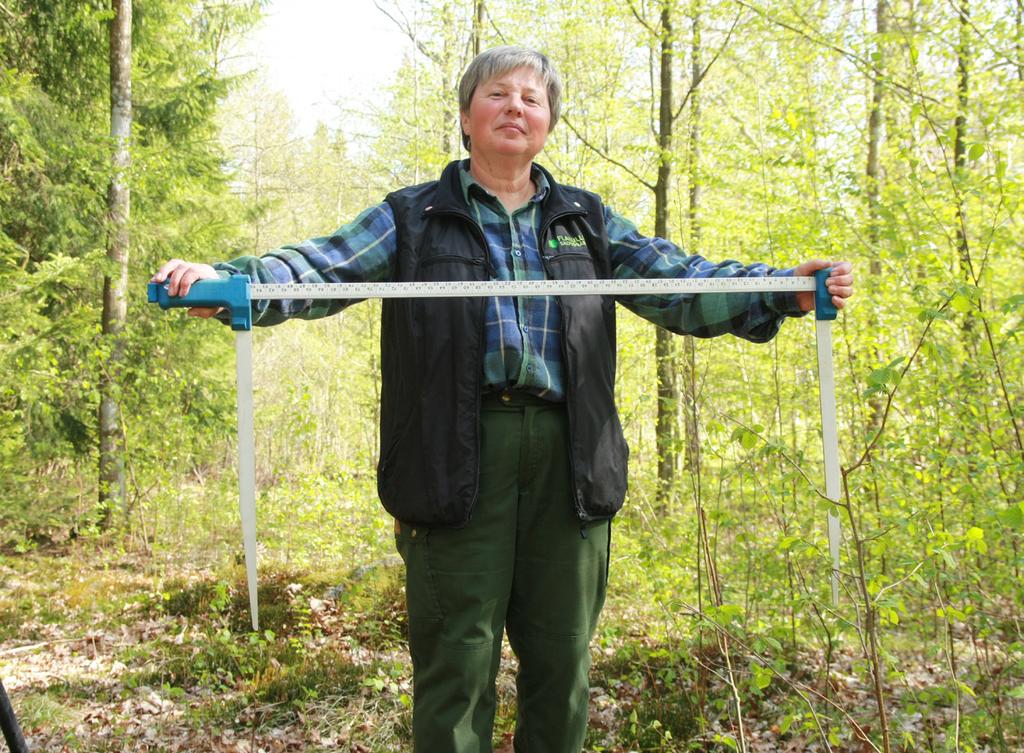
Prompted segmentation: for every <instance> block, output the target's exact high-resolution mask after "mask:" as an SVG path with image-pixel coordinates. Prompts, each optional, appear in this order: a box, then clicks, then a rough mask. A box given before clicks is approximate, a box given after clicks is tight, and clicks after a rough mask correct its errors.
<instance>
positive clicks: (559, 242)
mask: <svg viewBox="0 0 1024 753" xmlns="http://www.w3.org/2000/svg"><path fill="white" fill-rule="evenodd" d="M548 245H549V246H551V248H558V247H559V246H570V247H572V248H586V247H587V242H586V241H585V240H583V235H582V234H580V235H556V236H555V237H554V238H552V239H551V240H549V241H548Z"/></svg>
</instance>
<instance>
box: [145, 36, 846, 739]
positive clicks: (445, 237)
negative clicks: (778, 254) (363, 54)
mask: <svg viewBox="0 0 1024 753" xmlns="http://www.w3.org/2000/svg"><path fill="white" fill-rule="evenodd" d="M561 91H562V89H561V82H560V80H559V77H558V73H557V72H556V71H555V69H554V67H553V66H552V64H551V62H550V61H549V60H548V59H547V58H546V57H545V56H543V55H541V54H540V53H537V52H534V51H531V50H527V49H523V48H519V47H499V48H495V49H492V50H488V51H486V52H484V53H481V54H480V55H479V56H478V57H477V58H476V59H475V60H473V62H472V63H471V64H470V66H469V67H468V69H467V70H466V72H465V74H464V75H463V78H462V81H461V83H460V86H459V110H460V120H461V126H462V132H463V143H464V144H465V146H466V148H467V149H468V150H469V153H470V158H469V159H468V160H464V161H462V162H453V163H451V164H450V165H448V167H447V168H445V170H444V172H443V173H442V175H441V177H440V179H439V180H437V181H433V182H431V183H427V184H423V185H420V186H413V187H410V188H406V189H402V190H400V191H396V192H394V193H392V194H389V195H388V196H387V198H386V199H385V201H384V202H383V203H381V204H379V205H377V206H375V207H372V208H370V209H368V210H366V211H365V212H363V213H362V214H361V215H360V216H359V217H358V218H357V219H356V220H355V221H354V222H352V223H351V224H349V225H346V226H345V227H342V228H341V229H339V230H338V231H336V232H335V233H334V235H332V236H330V237H326V238H317V239H313V240H310V241H306V242H304V243H301V244H298V245H296V246H293V247H286V248H282V249H277V250H275V251H272V252H270V253H269V254H266V255H264V256H263V257H260V258H255V257H242V258H240V259H236V260H234V261H232V262H228V263H222V264H218V265H216V266H214V267H211V266H209V265H204V264H194V263H188V262H183V261H181V260H172V261H170V262H168V263H166V264H165V265H163V266H162V267H161V268H160V270H159V272H157V274H156V275H155V276H154V278H153V279H154V280H155V281H157V282H163V281H164V280H169V292H170V293H171V295H177V294H184V293H186V292H187V291H188V288H189V286H190V285H191V284H192V283H193V282H195V281H196V280H199V279H204V278H211V277H216V276H217V275H218V274H238V273H245V274H249V275H251V276H252V277H253V279H255V280H258V281H260V282H292V281H302V282H337V283H346V282H353V281H411V280H426V281H429V280H486V279H490V278H496V279H516V280H519V279H545V278H548V279H578V278H595V277H597V278H610V277H709V276H726V277H728V276H764V275H770V274H796V275H810V274H813V272H814V271H815V270H817V269H821V268H824V267H825V266H828V265H829V263H828V262H824V261H820V260H814V261H809V262H805V263H804V264H801V265H800V266H798V267H796V268H795V269H793V270H788V271H781V272H780V271H776V270H773V269H771V268H770V267H767V266H765V265H763V264H752V265H748V266H743V265H741V264H739V263H738V262H732V261H730V262H724V263H722V264H713V263H711V262H708V261H707V260H705V259H702V258H701V257H698V256H689V257H688V256H686V255H685V254H684V253H683V252H682V251H681V250H680V249H679V248H677V247H676V246H674V245H672V244H671V243H669V242H668V241H666V240H664V239H660V238H645V237H642V236H641V235H640V234H639V233H638V232H637V230H636V228H635V226H633V225H632V224H631V223H630V222H628V221H627V220H625V219H623V218H622V217H620V216H619V215H617V214H616V213H615V212H613V211H612V210H611V209H609V208H608V207H606V206H605V205H604V204H603V203H602V201H601V199H600V198H599V197H598V196H596V195H595V194H592V193H589V192H587V191H583V190H580V189H578V188H572V187H569V186H562V185H559V184H558V183H557V182H556V181H555V180H554V178H553V177H552V176H551V175H550V174H549V173H548V172H547V171H546V170H544V169H543V168H542V167H540V166H539V165H537V164H536V163H534V161H533V160H534V158H535V157H536V156H537V154H538V153H539V152H540V151H541V149H542V148H543V147H544V142H545V140H546V139H547V135H548V133H550V131H551V129H552V128H553V127H554V126H555V124H556V123H557V121H558V116H559V111H560V106H561ZM828 285H829V289H830V292H831V293H832V296H833V302H834V304H835V305H836V306H837V307H839V308H842V307H843V306H844V304H845V300H846V298H848V297H849V296H850V295H851V294H852V292H853V290H852V286H853V276H852V271H851V267H850V265H849V264H848V263H845V262H842V263H837V264H834V265H833V270H832V272H831V276H830V279H829V283H828ZM351 302H352V301H346V300H340V299H339V300H335V301H329V302H324V301H315V302H310V301H278V302H274V303H273V304H268V303H267V302H259V303H257V304H255V305H256V306H257V311H256V312H255V314H256V315H255V321H256V323H258V324H274V323H277V322H279V321H282V320H284V319H287V318H291V317H304V318H313V317H318V316H324V315H327V314H330V313H333V312H334V311H337V310H340V309H341V308H342V307H344V306H345V305H349V304H350V303H351ZM618 302H619V303H621V304H623V305H624V306H626V307H627V308H629V309H631V310H633V311H634V312H636V313H638V314H640V315H641V316H644V317H645V318H647V319H650V320H651V321H654V322H655V323H657V324H659V325H661V326H664V327H666V328H668V329H670V330H672V331H674V332H679V333H689V334H694V335H697V336H700V337H711V336H714V335H718V334H723V333H726V332H729V333H732V334H736V335H738V336H741V337H744V338H746V339H749V340H752V341H756V342H763V341H766V340H769V339H771V338H772V337H773V336H774V335H775V333H776V332H777V331H778V328H779V326H780V325H781V323H782V321H783V320H784V319H785V318H786V317H787V316H799V315H801V314H803V313H805V312H807V311H809V310H810V309H811V308H812V307H813V305H814V303H813V294H811V293H788V294H783V293H766V294H728V295H725V294H722V295H710V294H704V295H699V296H689V297H686V296H656V295H645V296H631V297H624V298H623V299H622V300H621V301H618ZM614 304H615V302H614V301H612V300H611V299H610V298H609V297H602V296H566V297H564V298H561V299H558V298H551V297H542V296H537V297H529V298H490V299H486V300H484V299H479V298H462V299H444V300H437V299H434V300H422V299H418V300H388V301H385V303H384V310H383V321H382V346H381V347H382V356H383V357H382V382H383V389H382V397H381V403H382V404H381V457H380V462H379V466H378V490H379V493H380V497H381V501H382V502H383V504H384V506H385V508H386V509H387V510H388V511H389V512H390V513H391V514H392V515H393V516H394V518H395V521H396V523H395V531H396V543H397V547H398V550H399V552H400V553H401V555H402V557H403V559H404V561H405V563H406V597H407V602H408V603H407V606H408V614H409V634H410V635H409V644H410V651H411V653H412V659H413V688H414V693H413V695H414V708H413V737H414V744H415V750H417V751H421V752H424V753H425V752H426V751H429V752H430V753H441V752H447V751H451V752H453V753H456V752H457V753H470V752H472V753H478V752H480V751H489V750H490V749H491V733H492V725H493V719H494V711H495V690H494V679H495V676H496V673H497V669H498V661H499V657H500V650H501V639H502V633H503V631H507V632H508V636H509V642H510V644H511V646H512V649H513V650H514V651H515V653H516V655H517V657H518V659H519V673H518V676H517V694H518V715H517V722H516V732H515V749H516V750H517V751H529V753H567V752H571V751H579V750H581V748H582V745H583V739H584V734H585V731H586V723H587V700H588V685H587V672H588V669H589V666H590V659H589V649H588V646H589V641H590V638H591V636H592V635H593V632H594V629H595V626H596V622H597V618H598V615H599V613H600V611H601V607H602V605H603V603H604V595H605V585H606V579H607V572H608V555H609V547H610V534H609V526H610V520H611V518H612V517H613V516H614V515H615V513H616V512H617V511H618V510H619V508H620V507H621V506H622V503H623V500H624V498H625V493H626V457H627V452H628V451H627V448H626V444H625V441H624V439H623V436H622V430H621V427H620V425H619V421H618V417H617V414H616V410H615V405H614V378H615V306H614ZM190 313H192V314H194V315H198V316H211V315H213V314H214V313H216V312H215V311H213V310H211V309H193V310H192V311H191V312H190Z"/></svg>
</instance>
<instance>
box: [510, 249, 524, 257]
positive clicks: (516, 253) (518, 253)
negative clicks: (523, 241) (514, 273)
mask: <svg viewBox="0 0 1024 753" xmlns="http://www.w3.org/2000/svg"><path fill="white" fill-rule="evenodd" d="M512 254H513V255H515V256H522V255H523V252H522V251H520V250H519V249H516V250H515V251H513V252H512Z"/></svg>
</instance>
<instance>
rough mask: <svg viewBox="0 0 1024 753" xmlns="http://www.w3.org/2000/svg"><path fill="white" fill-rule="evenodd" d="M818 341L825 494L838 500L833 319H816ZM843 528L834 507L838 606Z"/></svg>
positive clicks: (831, 538)
mask: <svg viewBox="0 0 1024 753" xmlns="http://www.w3.org/2000/svg"><path fill="white" fill-rule="evenodd" d="M814 334H815V338H816V340H817V343H818V398H819V401H820V403H821V442H822V449H823V451H824V458H825V496H826V497H828V498H829V499H830V500H832V501H833V502H839V494H840V487H841V472H840V470H839V435H838V432H837V430H836V379H835V373H834V371H833V369H832V322H831V321H830V320H828V319H819V320H817V321H816V322H815V329H814ZM841 540H842V529H841V526H840V523H839V516H838V515H836V513H835V511H834V509H833V510H829V513H828V551H829V555H831V558H832V606H839V545H840V542H841Z"/></svg>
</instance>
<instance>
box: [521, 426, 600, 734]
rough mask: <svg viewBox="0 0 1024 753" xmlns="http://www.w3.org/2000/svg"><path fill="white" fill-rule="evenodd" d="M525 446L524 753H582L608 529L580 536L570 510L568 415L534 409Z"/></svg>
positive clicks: (595, 526) (596, 528)
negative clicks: (591, 649)
mask: <svg viewBox="0 0 1024 753" xmlns="http://www.w3.org/2000/svg"><path fill="white" fill-rule="evenodd" d="M523 447H524V450H523V455H522V460H521V464H522V465H521V469H520V476H521V479H523V485H522V487H521V493H520V496H519V509H518V515H517V530H518V536H517V543H516V555H515V576H514V580H513V585H512V594H511V599H510V604H509V614H508V620H507V623H506V629H507V631H508V635H509V641H510V643H511V645H512V648H513V650H514V651H515V653H516V655H517V657H518V658H519V675H518V677H517V678H516V685H517V690H518V701H519V705H518V715H517V721H516V733H515V749H516V751H517V752H519V753H579V751H580V750H581V749H582V747H583V742H584V737H585V735H586V728H587V717H588V701H589V683H588V671H589V668H590V650H589V646H590V639H591V637H592V636H593V634H594V630H595V628H596V626H597V619H598V616H599V614H600V612H601V608H602V606H603V604H604V597H605V586H606V578H607V567H608V559H607V558H608V543H609V542H608V536H609V523H608V522H607V521H605V522H601V523H596V524H592V525H589V526H587V527H586V528H585V530H582V531H581V524H580V522H579V519H578V518H577V517H576V515H575V512H574V508H573V505H572V502H571V500H572V482H571V468H570V464H569V459H568V449H567V448H568V426H567V419H566V415H565V411H564V410H560V409H558V408H527V409H526V414H525V424H524V437H523ZM584 534H585V535H584Z"/></svg>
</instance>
